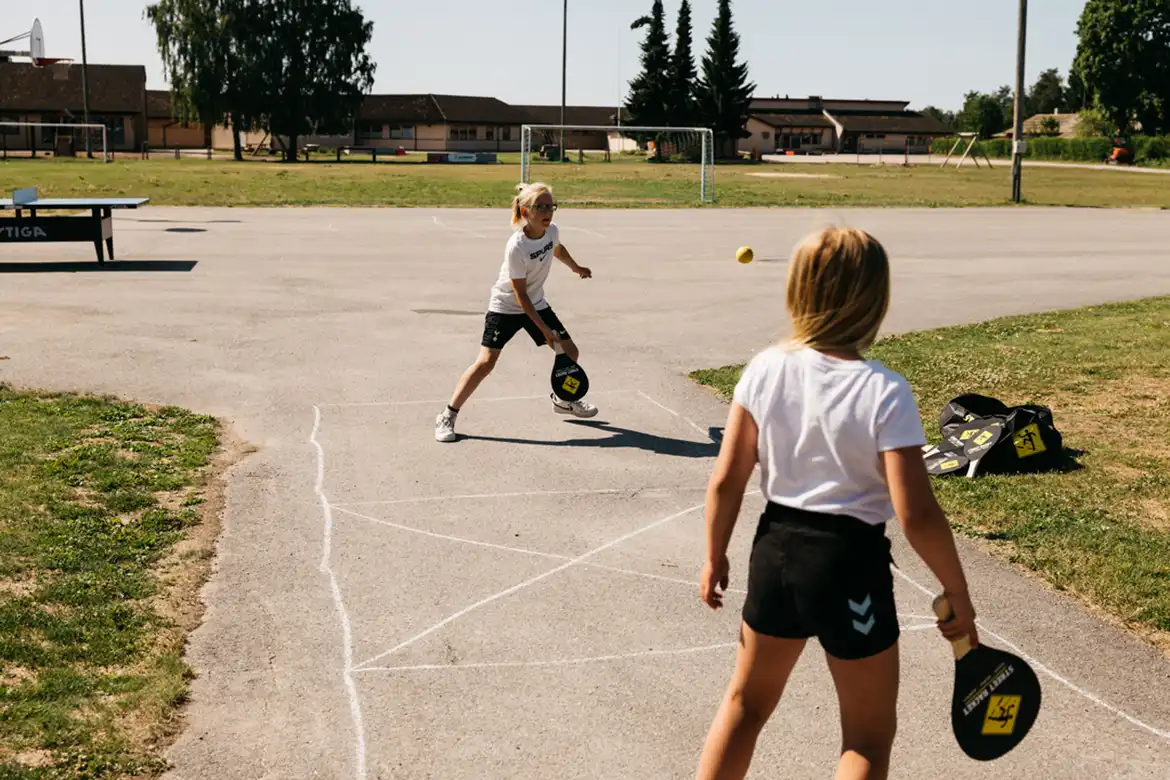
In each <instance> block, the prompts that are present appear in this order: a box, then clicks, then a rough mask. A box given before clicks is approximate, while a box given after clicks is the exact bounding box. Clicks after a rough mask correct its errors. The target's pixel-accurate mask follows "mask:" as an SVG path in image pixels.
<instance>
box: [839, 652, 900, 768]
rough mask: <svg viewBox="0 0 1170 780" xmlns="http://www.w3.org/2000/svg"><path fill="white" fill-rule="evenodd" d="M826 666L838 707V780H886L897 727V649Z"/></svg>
mask: <svg viewBox="0 0 1170 780" xmlns="http://www.w3.org/2000/svg"><path fill="white" fill-rule="evenodd" d="M828 662H829V671H830V672H831V673H832V675H833V682H834V684H835V685H836V686H837V699H838V701H839V702H840V704H841V762H840V764H839V765H838V769H837V780H885V778H886V777H888V776H889V773H890V751H891V750H892V749H893V746H894V735H895V733H896V731H897V726H898V674H899V659H898V645H896V644H895V645H894V646H893V647H891V648H890V649H888V650H885V651H883V652H881V653H879V654H878V655H875V656H873V657H872V658H864V659H862V660H859V661H842V660H840V659H838V658H833V657H832V656H828Z"/></svg>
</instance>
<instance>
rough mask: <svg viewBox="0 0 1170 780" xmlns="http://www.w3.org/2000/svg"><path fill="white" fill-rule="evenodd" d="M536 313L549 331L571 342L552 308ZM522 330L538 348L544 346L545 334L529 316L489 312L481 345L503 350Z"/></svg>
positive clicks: (485, 319) (484, 324)
mask: <svg viewBox="0 0 1170 780" xmlns="http://www.w3.org/2000/svg"><path fill="white" fill-rule="evenodd" d="M536 313H537V314H539V315H540V318H541V319H542V320H544V324H545V325H547V326H548V329H549V330H551V331H552V332H553V333H556V334H557V335H558V336H560V337H561V340H562V341H569V340H571V337H570V336H569V332H568V331H567V330H565V326H564V325H562V324H561V321H560V320H559V319H557V313H556V312H555V311H553V310H552V307H551V306H549V307H548V308H545V309H539V310H537V312H536ZM521 329H523V330H525V331H527V332H528V335H529V336H531V337H532V341H533V343H535V344H536V346H538V347H543V346H544V334H543V333H541V332H540V328H538V327H536V323H535V322H533V321H532V318H531V317H529V316H528V315H527V314H499V313H498V312H494V311H489V312H488V313H487V316H486V317H484V320H483V341H482V342H480V343H481V344H483V346H485V347H488V348H490V349H503V348H504V345H505V344H507V343H508V342H509V341H511V340H512V337H513V336H515V335H516V334H517V333H519V332H520V330H521Z"/></svg>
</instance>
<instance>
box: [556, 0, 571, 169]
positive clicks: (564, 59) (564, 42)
mask: <svg viewBox="0 0 1170 780" xmlns="http://www.w3.org/2000/svg"><path fill="white" fill-rule="evenodd" d="M561 23H562V25H563V28H562V30H561V146H560V148H559V149H558V150H557V154H558V155H560V158H561V159H560V160H557V162H563V161H564V159H565V103H566V99H567V98H568V86H569V80H568V79H569V0H565V3H564V10H563V11H562V12H561Z"/></svg>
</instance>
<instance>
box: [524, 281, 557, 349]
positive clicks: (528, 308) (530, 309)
mask: <svg viewBox="0 0 1170 780" xmlns="http://www.w3.org/2000/svg"><path fill="white" fill-rule="evenodd" d="M512 290H513V291H514V292H515V293H516V301H517V302H518V303H519V304H520V308H522V309H524V313H525V314H527V315H528V318H529V319H531V320H532V321H533V322H535V323H536V327H538V328H540V332H541V333H543V334H544V340H545V341H546V342H548V345H549V346H550V347H551V346H554V345H555V344H556V342H558V341H560V340H561V337H560V336H558V335H557V334H556V333H553V332H552V330H551V329H550V328H549V327H548V325H545V324H544V320H542V319H541V318H540V314H539V313H537V311H536V307H535V306H533V305H532V299H531V298H529V297H528V280H527V279H525V278H520V279H513V280H512Z"/></svg>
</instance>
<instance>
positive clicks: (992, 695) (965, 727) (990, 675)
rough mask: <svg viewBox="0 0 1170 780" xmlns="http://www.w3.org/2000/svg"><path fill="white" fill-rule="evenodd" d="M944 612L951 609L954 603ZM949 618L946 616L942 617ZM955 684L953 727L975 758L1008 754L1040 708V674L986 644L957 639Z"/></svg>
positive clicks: (948, 612)
mask: <svg viewBox="0 0 1170 780" xmlns="http://www.w3.org/2000/svg"><path fill="white" fill-rule="evenodd" d="M943 606H944V607H945V611H940V610H938V608H937V607H936V611H937V612H940V617H941V616H943V615H948V616H949V614H950V607H949V606H946V605H945V602H944V604H943ZM944 619H945V618H944ZM955 646H956V652H955V654H956V660H955V689H954V695H953V697H952V700H951V729H952V730H953V731H954V734H955V739H956V740H957V741H958V743H959V747H960V748H961V749H962V750H963V752H964V753H966V754H967V755H968V756H969V757H971V758H973V759H975V760H976V761H993V760H995V759H997V758H1000V757H1001V756H1003V755H1005V754H1007V753H1008V752H1009V751H1011V750H1012V749H1013V748H1015V747H1016V745H1019V744H1020V743H1021V742H1023V740H1024V737H1026V736H1027V735H1028V732H1029V731H1030V730H1031V729H1032V725H1033V724H1034V723H1035V722H1036V717H1037V716H1038V715H1039V714H1040V699H1041V692H1040V680H1039V679H1037V677H1036V673H1035V672H1034V671H1032V668H1031V667H1030V666H1028V664H1027V663H1025V662H1024V660H1023V659H1021V658H1019V657H1018V656H1015V655H1012V654H1011V653H1007V652H1004V651H1003V650H998V649H996V648H993V647H988V646H986V645H984V644H982V643H980V645H979V647H976V648H974V649H967V648H969V645H967V643H966V641H965V640H961V641H959V642H956V643H955Z"/></svg>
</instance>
